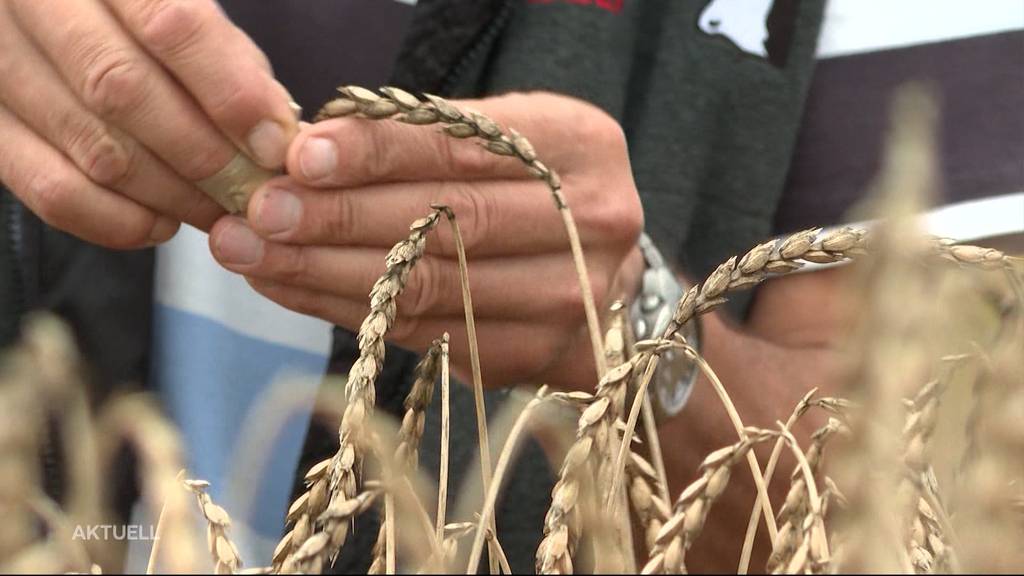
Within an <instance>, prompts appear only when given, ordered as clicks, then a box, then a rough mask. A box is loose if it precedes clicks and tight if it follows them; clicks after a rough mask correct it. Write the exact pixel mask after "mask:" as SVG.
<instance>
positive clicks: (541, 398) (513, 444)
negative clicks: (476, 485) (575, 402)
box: [466, 386, 589, 574]
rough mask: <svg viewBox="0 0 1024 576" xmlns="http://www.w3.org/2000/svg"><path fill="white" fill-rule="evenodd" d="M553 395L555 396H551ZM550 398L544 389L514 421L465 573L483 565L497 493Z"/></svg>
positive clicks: (496, 470)
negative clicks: (528, 430) (524, 437)
mask: <svg viewBox="0 0 1024 576" xmlns="http://www.w3.org/2000/svg"><path fill="white" fill-rule="evenodd" d="M551 396H553V395H551ZM551 396H549V394H548V387H547V386H541V387H540V388H539V389H538V390H537V393H536V394H535V395H534V397H533V398H532V399H531V400H530V401H529V402H527V404H526V406H524V407H523V409H522V410H521V411H520V412H519V415H518V416H517V417H516V420H515V422H514V423H513V424H512V427H511V429H510V430H509V433H508V437H507V438H506V439H505V443H504V444H503V445H502V448H501V452H500V453H499V454H498V461H497V463H496V464H495V466H494V477H493V481H492V482H491V486H490V488H489V489H488V490H486V491H485V493H484V503H483V507H482V508H481V511H480V520H479V521H478V523H477V529H476V534H475V535H474V536H473V544H472V548H470V552H469V562H468V563H467V565H466V574H476V573H477V567H478V566H479V565H480V557H481V555H482V554H483V547H484V544H485V543H486V542H487V541H488V537H487V531H488V526H489V525H490V523H491V520H492V519H493V518H494V508H495V506H496V505H497V502H498V491H499V490H500V489H501V486H502V481H503V480H504V478H505V474H506V473H507V472H508V467H509V465H510V464H511V463H512V456H513V454H514V453H515V450H516V448H517V447H518V445H519V440H520V438H521V437H522V434H523V432H524V431H525V430H526V427H527V425H529V423H530V421H531V420H532V418H533V416H534V413H535V412H536V411H537V409H538V408H539V407H540V406H541V405H542V404H544V403H545V402H546V401H548V400H549V399H550V398H551ZM588 396H589V395H588Z"/></svg>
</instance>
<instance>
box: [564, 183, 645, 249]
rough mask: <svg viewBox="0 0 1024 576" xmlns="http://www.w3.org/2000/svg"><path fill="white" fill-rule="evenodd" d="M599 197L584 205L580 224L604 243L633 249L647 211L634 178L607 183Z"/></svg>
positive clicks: (580, 214) (581, 210)
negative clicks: (633, 182) (615, 183)
mask: <svg viewBox="0 0 1024 576" xmlns="http://www.w3.org/2000/svg"><path fill="white" fill-rule="evenodd" d="M606 190H607V191H602V192H599V193H598V194H599V198H596V199H595V200H597V201H593V202H587V203H585V204H584V205H581V207H580V210H579V222H580V225H581V226H582V227H584V228H586V229H587V230H588V231H589V232H590V234H589V235H590V236H591V237H593V238H596V239H599V240H597V241H596V242H599V243H601V244H602V245H605V246H620V247H622V248H623V249H630V248H632V247H633V245H634V244H635V243H636V241H637V239H638V238H639V237H640V233H641V232H642V231H643V228H644V211H643V206H642V205H641V203H640V197H639V195H638V194H637V192H636V187H635V186H634V185H633V184H632V182H631V181H630V182H628V183H624V184H622V185H620V186H613V187H608V188H607V189H606Z"/></svg>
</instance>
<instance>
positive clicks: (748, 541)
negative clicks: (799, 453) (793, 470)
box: [736, 388, 818, 574]
mask: <svg viewBox="0 0 1024 576" xmlns="http://www.w3.org/2000/svg"><path fill="white" fill-rule="evenodd" d="M817 392H818V389H817V388H812V389H811V390H809V391H808V392H807V393H806V394H804V396H803V398H801V399H800V401H799V402H797V404H796V407H795V408H794V409H793V413H792V414H790V415H789V420H787V421H786V424H785V426H784V429H785V430H792V429H793V426H794V425H795V424H796V422H797V420H799V419H800V417H801V416H803V415H804V414H805V413H807V410H808V409H809V408H810V400H811V398H812V397H813V396H814V395H815V394H817ZM784 441H785V438H784V437H779V439H777V440H776V441H775V446H773V447H772V452H771V455H769V456H768V464H767V465H766V466H765V469H764V484H765V486H766V487H767V486H771V484H772V479H773V478H774V477H775V466H777V465H778V462H779V456H781V455H782V443H783V442H784ZM780 514H781V512H780ZM760 517H761V494H760V493H758V494H757V496H755V498H754V507H753V509H752V510H751V511H750V520H748V521H747V532H746V534H745V535H744V537H743V549H742V551H741V552H740V563H739V567H738V568H737V570H736V573H737V574H746V573H747V568H748V567H749V566H750V554H751V552H752V550H753V549H754V538H755V537H756V536H757V527H758V526H759V525H760V523H759V522H758V519H759V518H760Z"/></svg>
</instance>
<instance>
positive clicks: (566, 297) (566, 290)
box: [557, 282, 586, 323]
mask: <svg viewBox="0 0 1024 576" xmlns="http://www.w3.org/2000/svg"><path fill="white" fill-rule="evenodd" d="M557 294H558V301H559V302H560V306H559V309H560V310H561V311H562V314H563V316H564V317H565V319H566V320H567V321H569V322H571V323H576V322H579V321H580V320H582V319H583V318H584V317H585V315H586V311H585V309H584V308H583V301H584V298H583V289H582V288H580V285H579V283H578V282H567V283H565V284H563V285H562V287H561V289H560V290H558V292H557Z"/></svg>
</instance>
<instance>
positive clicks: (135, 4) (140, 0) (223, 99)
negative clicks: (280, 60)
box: [106, 0, 298, 169]
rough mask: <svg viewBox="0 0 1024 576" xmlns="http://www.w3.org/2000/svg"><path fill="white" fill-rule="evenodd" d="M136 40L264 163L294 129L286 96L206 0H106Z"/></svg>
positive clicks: (281, 153) (277, 155)
mask: <svg viewBox="0 0 1024 576" xmlns="http://www.w3.org/2000/svg"><path fill="white" fill-rule="evenodd" d="M106 2H107V4H108V5H110V7H111V8H112V9H113V10H114V12H115V14H116V15H117V16H118V18H119V19H120V20H121V21H122V22H123V23H124V25H125V26H126V27H127V28H128V29H129V31H130V32H131V34H132V35H133V36H134V37H135V38H136V40H137V41H138V42H139V43H140V44H141V45H142V46H143V48H145V50H146V51H148V52H149V53H150V54H151V55H152V56H153V57H154V58H156V59H157V60H159V61H160V62H161V63H162V64H163V65H164V66H165V67H166V68H167V69H168V70H169V71H170V72H171V74H173V75H174V77H175V78H177V80H178V81H179V82H180V83H181V84H182V85H183V86H184V87H185V88H186V89H187V90H188V91H189V92H190V93H191V94H192V96H193V97H195V99H196V101H197V102H198V103H199V105H200V107H202V109H203V111H204V112H206V114H207V115H208V116H209V117H210V118H211V119H212V120H213V121H214V123H215V124H216V125H217V126H218V127H219V128H220V129H221V131H223V132H224V134H226V135H227V136H228V137H229V138H230V139H231V140H232V141H233V142H234V143H235V144H236V145H237V146H238V147H239V148H240V149H242V150H245V151H246V154H247V155H248V156H249V157H250V158H252V159H253V160H254V161H255V162H256V163H257V164H259V165H261V166H263V167H264V168H271V169H276V168H280V167H281V166H282V165H283V163H284V159H285V153H286V152H287V150H288V144H289V143H290V142H291V140H292V139H293V138H294V137H295V134H297V133H298V121H297V120H296V118H295V114H294V112H293V111H292V109H291V107H290V106H289V102H290V100H291V97H290V96H289V95H288V93H287V91H286V90H285V89H284V87H283V86H281V85H280V84H279V83H277V82H276V81H275V80H274V78H273V76H272V75H271V72H270V71H269V69H268V67H267V63H266V60H265V58H260V57H257V56H255V55H254V52H253V46H252V44H251V43H250V42H247V41H245V36H244V34H242V33H241V31H240V30H239V29H238V28H237V27H236V26H235V25H234V24H232V23H231V21H230V20H228V18H227V16H225V14H224V13H223V12H222V11H221V10H220V8H219V7H218V5H217V4H216V3H215V2H214V1H213V0H191V1H187V2H185V1H181V0H106Z"/></svg>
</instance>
